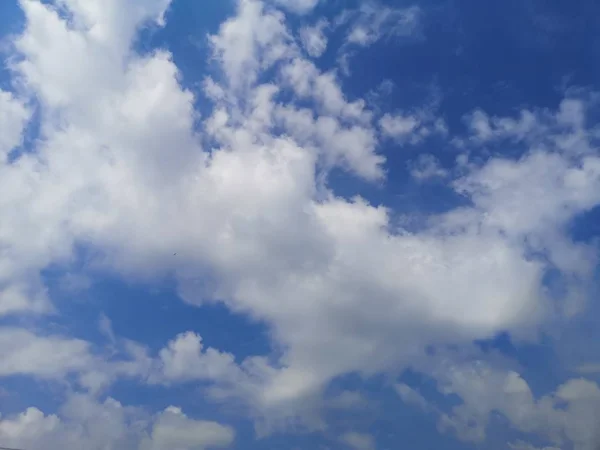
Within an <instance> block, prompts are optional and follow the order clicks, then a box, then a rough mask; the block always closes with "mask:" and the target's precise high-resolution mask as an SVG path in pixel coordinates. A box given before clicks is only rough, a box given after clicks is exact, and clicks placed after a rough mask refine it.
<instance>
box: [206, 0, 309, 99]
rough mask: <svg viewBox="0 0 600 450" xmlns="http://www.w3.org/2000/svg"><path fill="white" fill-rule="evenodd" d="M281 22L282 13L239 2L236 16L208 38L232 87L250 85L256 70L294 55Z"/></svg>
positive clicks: (245, 0)
mask: <svg viewBox="0 0 600 450" xmlns="http://www.w3.org/2000/svg"><path fill="white" fill-rule="evenodd" d="M289 4H290V5H292V4H298V5H299V4H300V3H294V2H292V1H290V2H289ZM284 21H285V16H284V15H283V14H282V13H281V12H279V11H275V10H271V9H266V7H265V5H264V3H263V2H261V1H260V0H240V1H239V2H238V13H237V15H236V16H235V17H232V18H230V19H229V20H227V21H226V22H224V23H223V24H222V25H221V28H220V30H219V33H218V34H216V35H214V36H211V42H212V45H213V48H214V52H215V57H216V58H218V60H219V61H220V62H221V64H222V67H223V70H224V71H225V74H226V75H227V78H228V81H229V84H230V85H231V86H232V87H236V88H239V87H242V86H248V85H252V84H253V83H254V82H255V81H256V77H257V75H258V71H259V70H261V69H266V68H268V67H270V66H272V65H273V64H274V63H275V62H276V61H278V60H280V59H284V58H288V57H290V56H293V55H294V53H295V52H296V48H295V45H294V44H293V42H292V38H291V36H290V34H289V32H288V30H287V28H286V25H285V23H284Z"/></svg>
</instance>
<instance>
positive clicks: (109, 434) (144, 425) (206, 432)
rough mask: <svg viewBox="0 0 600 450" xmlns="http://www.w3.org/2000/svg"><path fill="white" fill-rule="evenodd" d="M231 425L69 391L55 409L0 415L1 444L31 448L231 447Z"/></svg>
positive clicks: (191, 449)
mask: <svg viewBox="0 0 600 450" xmlns="http://www.w3.org/2000/svg"><path fill="white" fill-rule="evenodd" d="M234 438H235V432H234V431H233V429H232V428H231V427H229V426H225V425H222V424H219V423H216V422H207V421H202V420H195V419H191V418H189V417H187V416H186V415H185V414H184V413H183V412H182V411H181V409H180V408H176V407H169V408H167V409H166V410H165V411H163V412H161V413H158V414H156V415H155V416H153V417H152V416H150V415H149V414H147V413H146V412H144V411H143V410H141V409H139V408H133V407H125V406H123V405H121V404H120V403H119V402H117V401H116V400H114V399H111V398H108V399H107V400H105V401H104V402H98V401H97V400H95V399H93V398H91V397H88V396H85V395H78V394H73V395H71V396H70V397H69V398H68V400H67V402H66V403H65V404H64V405H63V406H62V407H61V410H60V412H59V413H57V414H52V415H45V414H44V413H43V412H42V411H40V410H39V409H37V408H33V407H32V408H28V409H27V410H26V411H24V412H23V413H21V414H18V415H15V416H12V417H2V418H0V440H2V443H3V445H9V446H11V447H15V448H26V449H30V450H79V449H82V448H86V449H93V450H96V449H97V450H99V449H108V448H110V449H113V450H132V449H138V450H171V449H175V448H177V449H181V450H204V449H209V448H210V449H216V448H227V447H229V446H230V445H231V444H232V443H233V441H234Z"/></svg>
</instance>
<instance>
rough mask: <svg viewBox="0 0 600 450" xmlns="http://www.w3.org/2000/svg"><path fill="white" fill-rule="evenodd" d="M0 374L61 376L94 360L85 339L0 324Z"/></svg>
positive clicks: (58, 377) (54, 377)
mask: <svg viewBox="0 0 600 450" xmlns="http://www.w3.org/2000/svg"><path fill="white" fill-rule="evenodd" d="M0 359H2V364H0V376H4V377H5V376H10V375H33V376H38V377H42V378H53V379H60V378H61V377H63V376H65V375H67V374H69V373H71V372H73V371H79V370H82V369H84V368H85V367H87V366H88V364H89V363H90V362H91V358H90V355H89V346H88V344H87V343H86V342H84V341H80V340H76V339H68V338H61V337H40V336H36V335H34V334H32V333H30V332H28V331H25V330H22V329H18V328H0Z"/></svg>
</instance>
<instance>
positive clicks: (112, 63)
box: [0, 0, 600, 450]
mask: <svg viewBox="0 0 600 450" xmlns="http://www.w3.org/2000/svg"><path fill="white" fill-rule="evenodd" d="M276 4H278V5H279V6H282V7H284V8H285V9H286V10H291V11H294V12H295V13H299V14H307V13H309V12H310V11H311V10H312V9H313V8H314V7H316V4H317V2H316V1H303V2H298V1H285V2H284V1H280V2H262V1H260V0H240V1H239V2H238V3H237V9H236V12H235V13H234V15H233V16H232V17H230V18H229V19H227V20H226V21H225V22H224V23H223V24H221V26H220V27H219V28H218V30H217V31H216V33H215V34H214V35H212V36H210V37H209V39H208V41H209V43H210V45H211V58H210V60H211V62H212V64H213V65H214V67H213V68H214V72H213V73H212V75H211V76H206V77H205V78H204V82H203V88H202V92H192V91H191V90H190V89H186V88H184V87H183V86H182V84H181V82H180V78H181V77H180V73H179V71H178V68H177V66H176V65H175V63H174V61H173V57H172V55H171V54H170V53H169V51H168V50H166V49H161V50H156V51H153V52H150V53H148V54H138V53H136V51H135V50H134V42H135V37H136V32H137V31H138V30H139V29H140V28H141V27H143V26H146V25H148V24H153V26H164V25H165V14H166V11H167V10H168V7H169V5H170V2H169V1H166V0H152V1H144V2H142V1H136V0H127V1H125V2H117V1H116V0H115V1H110V2H108V3H106V2H100V0H86V1H83V0H62V1H60V2H56V4H52V3H50V4H49V3H47V2H41V1H38V0H21V2H20V5H21V8H22V10H23V12H24V14H25V21H26V22H25V28H24V30H23V32H22V33H21V34H20V35H19V36H17V37H16V38H15V40H14V42H13V44H14V52H15V58H14V60H13V61H12V62H11V67H10V68H11V70H12V76H13V81H14V84H15V86H17V85H18V86H19V89H18V90H15V92H8V91H0V155H3V157H2V160H1V161H0V191H2V196H1V197H0V217H3V220H2V222H1V224H0V316H2V317H4V318H8V319H10V318H14V317H15V316H17V315H18V316H21V315H30V316H40V315H42V316H43V315H44V314H51V313H56V314H60V311H59V310H58V309H57V306H56V305H55V302H53V300H52V298H50V296H49V295H48V289H47V286H45V284H44V279H43V276H42V275H43V274H42V272H43V271H44V270H45V269H47V268H48V267H51V266H52V267H60V268H62V269H64V270H66V271H68V270H69V268H70V267H72V266H74V265H76V263H77V262H78V258H79V256H78V255H79V253H78V250H79V249H81V248H82V247H83V248H86V249H91V250H92V252H91V253H92V254H93V255H95V256H94V257H92V258H91V259H92V261H91V263H90V266H91V268H92V269H91V270H92V271H93V272H94V273H108V274H111V275H115V276H118V277H121V278H133V279H137V280H142V281H144V280H152V279H168V278H172V279H175V280H176V283H177V291H178V294H179V295H180V297H181V299H182V300H183V301H185V302H187V303H188V304H191V305H195V306H198V307H201V306H202V305H204V304H205V303H207V302H220V303H222V304H224V305H225V306H226V307H227V308H228V309H229V310H230V311H232V312H234V313H239V314H243V315H246V316H248V317H250V318H252V319H253V320H255V321H257V322H259V323H261V324H263V325H264V326H266V327H267V328H268V330H269V333H270V338H271V339H272V343H273V347H274V348H276V349H277V352H274V354H270V355H253V356H249V357H247V358H245V359H243V360H239V359H236V357H235V356H234V355H232V354H229V353H226V352H222V351H220V350H219V349H215V348H212V347H206V346H204V344H203V342H202V338H201V337H200V336H199V335H198V334H196V333H193V332H191V331H188V330H181V333H182V334H179V335H178V336H176V337H174V338H173V340H171V341H170V342H168V343H166V344H165V347H164V348H163V349H162V350H160V351H159V352H158V353H157V354H152V352H151V351H150V350H148V349H147V348H146V347H145V346H144V343H135V342H131V341H125V340H120V339H119V338H118V337H115V336H114V334H112V332H109V331H110V326H109V323H107V322H105V323H104V333H105V335H108V336H110V339H111V340H112V341H113V344H115V345H117V347H118V354H117V356H116V357H113V358H111V357H109V356H108V355H107V354H106V352H105V349H101V348H98V346H97V345H93V344H92V343H90V342H86V341H83V340H81V339H77V338H75V337H68V336H57V335H55V334H54V333H50V332H42V331H40V330H30V329H25V328H19V327H17V326H12V327H5V326H2V327H1V328H0V356H1V357H2V358H1V359H2V361H3V363H2V364H1V365H0V377H6V376H14V375H20V376H28V377H34V378H36V379H44V380H53V381H56V382H59V381H61V379H64V378H65V377H66V376H67V375H71V376H74V380H75V381H72V382H70V383H69V384H70V387H69V389H72V390H75V391H76V393H72V394H69V396H68V398H67V399H66V402H65V404H64V406H63V409H62V410H61V412H60V413H59V414H58V415H53V414H50V415H45V414H44V413H43V412H41V411H40V410H38V409H36V408H35V407H32V408H30V409H27V410H26V411H25V412H23V413H22V414H20V415H14V416H10V417H7V418H4V417H2V420H0V437H6V439H7V440H8V445H14V446H23V447H27V448H31V449H32V450H34V449H36V448H41V445H44V448H50V449H52V448H65V447H64V445H71V448H114V449H119V448H123V449H125V448H140V449H143V450H150V449H153V450H158V449H163V448H164V449H167V448H174V446H180V447H181V448H189V449H192V448H194V449H196V448H214V447H219V446H220V447H224V446H228V445H230V444H231V443H232V442H233V440H234V436H235V433H234V431H233V430H232V429H231V428H230V427H228V426H226V425H222V424H218V423H215V422H204V421H201V420H196V419H193V418H191V417H188V416H186V415H185V414H184V413H183V412H182V411H181V409H179V408H177V407H169V408H167V409H166V410H164V411H162V412H160V413H157V414H154V415H152V414H149V413H146V412H144V411H143V410H141V409H140V408H129V407H124V406H122V405H121V404H120V403H119V402H117V401H116V400H113V399H106V400H104V401H101V400H100V398H101V397H102V393H103V392H104V390H105V389H106V388H107V386H110V384H111V383H113V382H115V381H116V380H119V379H133V380H135V381H136V382H139V383H144V384H148V385H165V386H171V385H174V384H185V383H201V384H203V385H205V386H206V392H207V393H208V394H209V396H210V397H211V399H213V400H216V401H217V402H224V403H226V402H236V404H239V405H241V406H240V408H241V409H243V411H244V412H246V413H247V414H248V417H249V418H251V419H252V420H254V421H255V423H256V426H257V430H259V432H260V433H263V434H266V433H269V432H271V431H273V430H278V429H284V430H285V429H287V428H288V427H289V425H290V423H294V424H298V423H300V424H301V425H302V426H303V427H307V428H309V429H323V428H326V427H327V423H326V420H325V418H324V414H323V408H324V406H325V404H326V403H327V402H326V400H325V394H326V390H327V387H328V386H329V385H330V384H331V383H332V382H333V381H334V380H336V379H338V378H339V377H342V376H344V375H348V374H359V375H361V376H363V377H367V378H368V377H370V376H374V375H378V374H385V375H387V376H390V377H392V378H394V377H396V376H398V375H399V374H401V373H402V372H403V371H404V370H406V369H408V368H416V369H417V370H418V369H422V370H423V371H427V369H425V368H426V367H428V364H429V363H426V361H429V359H430V356H429V350H430V349H432V348H438V347H440V348H445V347H447V346H458V347H460V346H470V345H471V344H472V342H473V341H475V340H483V339H489V338H492V337H494V336H496V335H497V334H498V333H501V332H509V333H511V334H512V335H513V336H514V337H515V338H516V339H517V340H529V341H535V339H536V338H537V337H538V335H539V333H540V332H542V331H543V330H544V329H545V327H546V326H547V324H549V323H557V322H560V321H563V320H567V319H568V318H569V317H573V316H575V315H577V314H578V313H580V312H581V311H583V310H584V308H585V305H586V302H587V301H588V300H589V293H590V288H591V286H592V283H593V280H594V275H595V270H596V268H597V249H596V248H595V247H594V245H593V244H588V243H584V242H579V241H575V240H574V239H573V237H572V236H571V235H570V234H569V226H570V224H572V222H573V221H574V220H575V219H576V218H578V217H580V216H581V215H582V214H585V213H586V212H588V211H590V210H592V209H593V208H595V207H596V206H597V205H598V204H599V203H600V157H599V156H598V154H597V151H596V149H595V139H596V136H597V130H596V129H595V128H594V127H593V126H592V125H591V124H590V121H589V120H587V118H586V113H587V111H588V110H591V109H593V108H594V107H595V105H596V102H597V99H596V97H595V95H593V94H589V93H588V94H586V95H583V96H582V95H579V96H577V95H575V94H574V93H572V92H571V93H569V92H568V93H567V94H566V98H565V99H564V100H563V101H562V103H561V104H560V105H559V107H558V109H557V110H556V111H553V110H550V109H544V110H531V111H530V110H523V111H522V112H521V113H520V114H519V115H518V116H517V117H495V116H492V115H490V114H488V113H486V112H485V111H483V110H481V109H478V110H475V111H473V112H471V113H470V114H468V115H467V116H466V117H465V118H464V122H465V125H466V131H465V132H463V133H458V134H455V135H451V133H450V130H449V129H448V126H447V125H446V123H445V121H444V120H443V119H441V118H439V117H437V116H436V114H434V113H433V112H432V111H431V110H430V109H431V108H428V107H423V108H422V109H419V110H415V112H413V113H408V112H402V111H400V110H399V111H390V112H385V113H383V114H380V113H378V112H377V111H375V110H371V109H370V108H369V105H368V103H367V101H366V100H365V99H362V98H360V97H358V96H356V95H354V96H353V95H350V94H346V93H345V92H344V89H343V87H342V84H343V83H342V82H341V81H340V77H339V74H338V73H337V71H336V70H334V69H327V70H324V69H322V68H320V67H319V66H318V65H317V63H316V62H315V61H313V60H312V59H311V58H317V57H319V56H321V55H322V54H323V53H324V51H325V49H326V46H327V37H326V32H327V24H326V22H323V21H322V22H317V23H316V25H313V26H312V28H311V27H305V28H302V29H301V30H300V31H299V35H296V34H295V31H294V30H293V28H292V27H291V26H289V25H288V22H287V20H288V19H287V17H286V14H285V13H284V12H283V11H282V10H280V9H278V8H277V7H276V6H275V5H276ZM420 11H421V10H420V9H419V8H418V7H410V8H408V9H406V10H402V11H396V10H390V9H389V8H387V9H385V8H384V9H376V8H371V7H370V6H365V7H363V8H361V9H359V10H358V11H357V12H354V13H351V14H350V13H349V14H350V15H348V16H345V18H343V20H342V19H339V21H338V22H339V23H338V24H337V25H336V24H334V25H333V26H334V27H335V26H341V25H340V23H342V22H343V23H351V25H350V31H349V34H348V35H347V37H346V41H347V45H350V44H352V45H357V46H362V47H365V46H369V45H372V44H374V43H375V42H376V41H378V40H379V39H381V38H383V37H384V36H412V37H416V36H417V35H418V34H419V17H420V14H421V12H420ZM353 17H354V18H353ZM390 24H391V25H390ZM303 48H304V50H305V52H303V51H302V49H303ZM197 101H204V102H206V103H207V105H209V110H210V113H209V114H208V115H207V116H206V117H202V118H200V117H199V116H198V114H197V112H196V110H195V108H194V105H195V104H196V102H197ZM34 104H37V105H38V108H39V110H38V112H39V115H40V122H41V123H40V133H39V136H37V139H36V140H35V143H34V144H32V148H30V149H28V151H26V152H25V151H24V152H16V150H17V149H18V148H19V146H20V145H21V143H22V142H24V132H25V129H26V126H27V123H28V120H29V119H30V117H31V108H34V106H33V105H34ZM426 106H427V105H426ZM431 136H436V137H437V138H440V139H444V140H446V141H447V143H448V144H453V146H454V147H455V148H457V149H458V150H459V151H460V152H462V153H461V154H460V155H459V156H458V157H457V158H456V161H457V163H456V165H455V166H453V167H445V166H443V165H442V163H441V162H440V161H439V160H438V159H436V158H435V157H433V156H428V155H427V154H421V155H420V156H418V158H416V160H415V161H416V162H415V163H414V164H413V165H412V166H411V167H410V172H411V174H412V176H413V177H414V178H416V179H418V180H421V181H422V182H426V181H427V180H429V179H431V178H433V177H437V178H441V179H444V180H449V182H448V183H449V184H448V186H447V187H448V189H449V190H450V191H451V192H452V193H453V194H456V195H459V196H462V197H463V198H464V199H465V202H464V205H462V206H457V207H454V208H451V209H449V210H448V211H444V212H442V213H437V214H431V215H430V216H428V217H427V220H426V221H425V223H424V224H423V226H422V227H420V228H419V229H418V230H411V229H404V228H402V227H400V226H399V225H398V223H397V220H396V212H395V211H394V210H393V209H392V208H391V207H386V206H385V205H381V204H380V205H378V204H374V203H372V202H369V201H368V200H367V199H366V198H364V197H360V196H354V197H352V198H347V197H344V196H342V195H341V194H339V193H338V192H337V190H336V185H335V183H334V182H333V181H332V179H333V174H334V173H336V171H340V172H343V173H344V174H345V175H346V176H348V177H351V178H352V179H355V180H360V181H361V182H364V183H367V184H369V183H370V184H374V185H380V186H381V185H385V183H386V180H387V171H388V170H389V167H387V166H386V155H385V154H384V153H383V151H382V147H383V146H384V145H395V146H398V147H402V149H401V150H399V151H410V150H409V149H408V146H406V145H405V144H407V143H409V144H411V145H416V144H420V143H423V142H424V141H425V140H426V139H427V138H429V137H431ZM390 142H391V144H390ZM499 142H513V143H518V144H519V145H522V146H524V150H523V154H522V155H520V156H519V157H518V158H509V157H505V156H503V155H495V154H492V155H491V156H489V157H487V158H485V159H481V158H479V159H478V158H477V157H475V158H474V157H473V155H472V154H473V153H475V152H476V150H477V149H480V148H481V147H482V146H485V145H490V146H491V145H497V144H498V143H499ZM13 152H15V153H13ZM11 155H12V156H11ZM22 205H28V206H27V207H23V206H22ZM174 253H176V254H177V258H172V257H171V255H173V254H174ZM549 276H552V278H553V280H554V282H555V286H558V287H555V288H552V287H549V286H548V284H547V280H548V277H549ZM434 359H435V358H434ZM473 367H474V368H473ZM473 367H471V366H469V367H459V368H455V367H454V366H452V367H451V368H450V369H449V371H448V373H447V374H446V375H444V376H441V375H438V374H437V373H435V372H429V373H427V374H428V375H430V376H433V377H434V378H435V379H437V380H438V382H439V383H440V385H441V386H442V389H443V391H444V393H453V394H456V395H459V396H460V397H461V399H462V400H463V405H461V406H459V407H457V408H456V409H454V410H453V411H451V412H450V413H449V414H445V413H440V414H439V415H440V423H441V426H442V427H443V428H444V429H449V430H450V429H452V430H455V432H456V433H457V434H458V435H459V436H460V437H461V438H464V439H468V440H481V439H483V438H484V436H485V430H486V427H487V424H488V416H489V415H490V414H491V412H492V411H500V412H501V413H502V414H503V415H504V416H506V417H507V418H508V419H509V420H510V421H511V424H512V425H513V426H514V427H515V428H517V429H519V430H521V431H523V432H526V433H533V432H535V433H540V434H544V435H545V436H547V437H548V439H550V440H551V441H552V442H555V443H556V444H557V445H562V444H561V443H562V442H563V441H561V440H559V439H557V438H555V436H558V435H559V434H560V435H561V436H564V437H565V441H566V440H568V441H569V442H572V443H574V444H575V445H576V446H577V448H578V449H580V450H586V449H591V447H590V445H591V443H593V442H594V439H596V437H595V436H593V432H592V431H591V430H593V429H594V425H593V424H592V423H591V422H585V420H583V419H585V418H589V417H592V416H593V414H595V413H596V408H597V402H596V400H595V399H596V397H598V386H597V385H595V384H594V383H592V382H591V381H585V380H570V381H568V382H566V383H565V384H563V385H561V386H560V387H559V388H558V389H557V391H556V393H554V394H550V395H548V396H545V397H542V398H540V399H535V398H534V397H533V394H532V393H531V390H530V389H529V387H528V385H527V383H526V382H525V381H524V379H523V378H522V377H521V376H520V375H519V374H518V373H516V372H510V373H508V374H507V373H503V372H497V370H496V369H495V368H493V367H492V368H489V369H488V368H485V369H481V368H480V367H479V366H477V365H474V366H473ZM63 381H64V380H63ZM396 390H397V392H398V393H399V395H400V396H401V397H402V398H403V399H404V400H405V401H406V402H407V403H411V404H415V405H417V406H419V407H420V408H422V409H425V410H429V411H434V412H435V411H438V410H437V409H436V407H433V406H431V407H430V406H429V403H428V401H427V400H425V398H424V397H422V396H421V395H420V394H418V393H417V392H416V391H415V390H413V389H412V388H410V387H408V386H406V385H397V386H396ZM483 400H485V401H483ZM564 402H566V404H567V407H566V409H565V410H562V409H560V408H558V406H557V405H558V404H563V403H564ZM148 414H149V415H150V416H151V417H149V416H148ZM472 421H474V423H475V424H476V426H474V427H472V426H470V424H471V423H472ZM543 421H546V422H547V423H548V424H549V425H548V426H547V427H546V426H542V425H541V423H542V422H543ZM339 442H345V443H346V444H347V445H349V446H350V447H351V448H356V449H372V448H375V442H374V438H373V437H372V436H370V435H366V434H362V433H360V432H356V431H353V430H350V431H348V432H347V433H345V434H343V435H342V436H341V437H340V438H339ZM65 443H68V444H65ZM61 445H62V447H61ZM514 445H517V446H518V445H521V444H514ZM53 446H54V447H53ZM67 448H69V447H67ZM515 448H518V447H515Z"/></svg>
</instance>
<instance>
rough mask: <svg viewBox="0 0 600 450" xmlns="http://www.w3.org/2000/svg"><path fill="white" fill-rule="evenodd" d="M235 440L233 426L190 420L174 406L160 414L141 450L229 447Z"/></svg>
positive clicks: (199, 449)
mask: <svg viewBox="0 0 600 450" xmlns="http://www.w3.org/2000/svg"><path fill="white" fill-rule="evenodd" d="M234 438H235V432H234V431H233V429H232V428H231V427H228V426H224V425H221V424H219V423H216V422H205V421H199V420H193V419H189V418H188V417H187V416H186V415H185V414H184V413H183V412H182V411H181V409H180V408H176V407H173V406H171V407H168V408H167V409H166V410H165V411H164V412H162V413H161V414H159V415H158V417H157V418H156V421H155V422H154V425H153V427H152V432H151V437H150V439H148V440H146V441H144V442H143V443H142V445H141V447H140V450H167V449H174V448H182V449H190V450H192V449H194V450H196V449H198V450H201V449H205V448H227V447H229V446H230V445H231V444H232V443H233V441H234Z"/></svg>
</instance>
